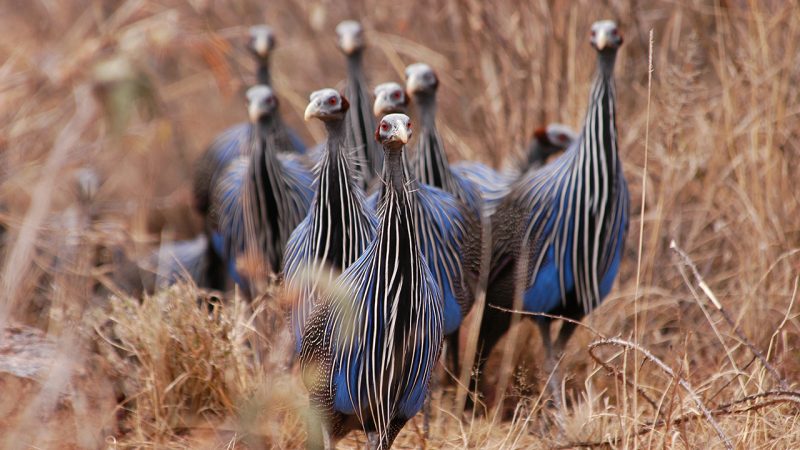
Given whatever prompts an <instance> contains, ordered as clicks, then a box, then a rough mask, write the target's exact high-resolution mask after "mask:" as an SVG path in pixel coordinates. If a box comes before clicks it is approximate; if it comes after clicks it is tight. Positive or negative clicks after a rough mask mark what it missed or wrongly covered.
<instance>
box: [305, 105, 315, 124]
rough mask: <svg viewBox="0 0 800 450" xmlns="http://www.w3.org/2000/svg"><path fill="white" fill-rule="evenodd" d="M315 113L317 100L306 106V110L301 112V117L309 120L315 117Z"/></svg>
mask: <svg viewBox="0 0 800 450" xmlns="http://www.w3.org/2000/svg"><path fill="white" fill-rule="evenodd" d="M316 113H317V102H311V103H309V104H308V106H306V112H305V113H304V114H303V119H305V120H309V119H311V118H313V117H315V114H316Z"/></svg>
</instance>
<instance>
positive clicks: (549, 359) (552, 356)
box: [536, 318, 561, 411]
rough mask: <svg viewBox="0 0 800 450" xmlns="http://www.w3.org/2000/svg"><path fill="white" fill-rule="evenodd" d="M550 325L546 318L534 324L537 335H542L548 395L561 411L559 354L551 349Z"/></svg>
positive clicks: (557, 350) (556, 349) (556, 350)
mask: <svg viewBox="0 0 800 450" xmlns="http://www.w3.org/2000/svg"><path fill="white" fill-rule="evenodd" d="M551 323H552V321H551V320H550V319H547V318H539V319H537V320H536V324H537V325H539V333H540V334H541V335H542V344H543V345H544V351H545V360H544V371H545V373H547V374H548V376H549V377H550V380H549V381H548V383H547V386H548V388H549V389H550V394H551V395H552V396H553V405H555V407H556V409H557V410H559V411H561V377H560V375H559V371H558V369H557V367H556V366H557V364H558V359H559V358H560V354H559V353H557V352H560V350H559V349H558V348H555V349H554V348H553V342H552V341H551V339H550V324H551ZM558 342H559V341H556V344H558Z"/></svg>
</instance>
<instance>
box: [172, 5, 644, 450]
mask: <svg viewBox="0 0 800 450" xmlns="http://www.w3.org/2000/svg"><path fill="white" fill-rule="evenodd" d="M336 34H337V39H338V40H337V43H338V47H339V49H340V50H341V51H342V53H343V54H344V55H345V58H346V60H347V81H346V88H345V90H344V92H338V91H336V90H334V89H320V90H317V91H315V92H313V93H312V94H311V95H310V98H309V103H308V107H307V108H306V110H305V119H306V120H312V119H316V120H319V121H321V122H322V123H323V124H324V126H325V130H326V137H327V138H326V140H325V142H323V143H321V144H319V145H317V146H315V147H309V148H308V151H306V147H305V146H304V145H303V143H302V141H301V140H300V139H298V137H297V134H296V133H295V132H293V131H292V130H291V129H289V128H288V127H287V126H286V125H285V124H284V123H283V121H282V120H281V116H280V101H279V98H280V93H278V92H276V91H275V90H274V88H273V87H272V86H271V78H270V66H269V59H270V54H271V52H272V50H273V47H274V44H275V39H274V35H273V32H272V30H271V29H270V28H269V27H266V26H257V27H253V28H251V30H250V40H249V42H248V45H247V48H248V50H249V52H250V53H251V55H252V56H253V58H254V60H255V62H256V72H257V77H256V79H257V84H256V85H255V86H252V87H251V88H250V89H248V90H247V95H246V97H247V113H248V117H249V121H248V122H246V123H242V124H238V125H235V126H233V127H231V128H229V129H227V130H226V131H224V132H223V133H222V134H220V135H219V136H218V137H217V138H216V140H215V141H214V142H213V143H212V145H211V146H210V147H209V148H208V149H207V150H206V152H205V154H204V155H203V156H202V157H201V159H200V161H199V163H198V165H197V169H196V174H195V178H194V192H195V205H196V208H197V210H198V211H199V212H200V213H201V214H202V215H203V216H204V217H205V232H206V237H207V240H208V243H209V245H207V246H196V248H197V249H198V250H197V251H196V252H195V254H194V255H192V254H189V253H190V252H184V253H182V254H181V255H182V256H181V257H180V258H179V259H180V261H179V262H180V263H181V264H184V265H187V266H188V265H192V266H197V264H196V263H195V262H194V261H192V258H203V259H204V260H205V261H206V263H205V264H203V265H202V267H204V268H206V272H207V273H206V274H204V277H202V279H203V280H204V281H203V284H204V285H206V286H207V287H209V288H213V289H218V290H224V289H226V288H228V287H231V285H232V283H235V284H236V285H237V286H238V288H239V291H240V292H241V293H242V294H243V295H244V296H245V297H246V298H248V299H253V298H255V297H257V296H259V295H260V294H262V293H263V291H262V287H261V286H259V283H260V282H262V281H263V280H265V279H267V278H268V277H267V276H266V275H268V274H270V273H272V274H280V275H282V276H283V277H282V283H283V285H284V286H285V288H286V291H287V292H288V293H289V295H290V298H291V299H292V305H293V306H292V312H291V321H290V323H291V332H292V336H293V337H294V340H295V347H294V355H295V358H296V359H297V360H298V362H299V368H300V372H301V374H302V377H303V382H304V383H305V385H306V387H307V388H308V392H309V401H310V406H311V411H312V414H310V418H309V423H308V446H309V448H330V447H332V446H333V445H335V443H336V441H337V440H338V439H340V438H342V437H343V436H344V435H345V434H347V433H348V432H349V431H351V430H362V431H363V432H364V433H366V436H367V441H368V445H369V446H370V448H381V449H387V448H390V447H391V445H392V443H393V441H394V439H395V437H396V436H397V434H398V433H399V432H400V430H401V429H402V428H403V426H404V425H405V423H406V422H407V421H408V420H410V419H411V418H412V417H414V416H415V415H416V414H417V413H418V412H419V411H420V410H421V409H422V407H423V404H424V403H425V400H426V398H427V397H428V395H429V392H430V382H431V379H432V377H433V374H434V372H435V367H436V365H437V363H438V361H439V357H440V354H441V353H442V350H443V344H444V343H446V344H447V345H446V349H447V354H448V356H449V357H448V358H447V359H448V361H447V365H448V366H449V369H450V370H452V371H453V372H454V373H457V372H456V370H457V369H458V365H459V362H460V357H459V349H458V342H459V338H458V336H459V328H460V326H461V324H462V321H463V320H464V318H465V316H466V315H467V314H468V313H469V312H470V309H471V307H472V305H473V303H474V301H475V299H476V298H477V297H478V294H479V292H478V291H479V290H482V289H483V288H482V287H481V286H480V284H481V283H479V280H481V279H485V280H488V281H487V284H486V286H485V291H486V301H487V303H488V306H487V307H486V308H484V313H483V317H482V320H481V322H480V323H481V325H480V334H479V346H478V348H479V350H478V352H479V353H478V355H477V359H476V361H477V364H478V365H479V367H480V366H482V364H483V363H484V362H485V361H486V357H487V356H488V354H489V352H490V351H491V350H492V348H493V347H494V345H495V344H496V343H497V342H498V340H499V339H500V338H501V337H502V336H503V334H504V333H505V332H506V331H507V330H508V328H509V325H510V323H511V317H512V315H511V313H509V312H507V311H508V310H510V309H514V308H521V309H522V310H524V311H526V312H530V313H548V314H550V315H558V316H563V317H566V318H569V319H573V320H580V319H581V318H583V317H584V316H585V315H587V314H589V313H590V312H591V311H592V310H593V309H594V308H595V307H597V305H598V304H599V303H600V302H601V301H602V300H603V298H604V297H605V296H606V295H607V294H608V292H609V290H610V289H611V286H612V284H613V282H614V279H615V278H616V275H617V272H618V269H619V265H620V260H621V255H622V251H623V246H624V243H625V237H626V234H627V228H628V214H629V213H628V209H629V198H628V190H627V185H626V182H625V178H624V174H623V171H622V163H621V160H620V155H619V150H618V146H617V130H616V123H615V95H616V91H615V88H614V75H613V72H614V63H615V58H616V54H617V51H618V49H619V47H620V46H621V44H622V36H621V34H620V33H619V31H618V29H617V26H616V24H615V23H614V22H612V21H600V22H596V23H595V24H594V25H592V28H591V32H590V35H591V36H590V42H591V45H592V46H593V47H594V49H595V50H596V53H597V69H596V75H595V79H594V82H593V85H592V89H591V92H590V96H589V104H588V108H587V112H586V116H585V119H584V123H583V128H582V129H581V131H580V133H579V134H576V133H574V132H573V131H572V130H570V129H569V128H568V127H566V126H564V125H559V124H551V125H548V126H546V127H543V128H539V129H537V131H536V132H535V134H534V139H533V142H532V143H531V145H530V147H529V148H528V149H527V151H526V154H525V156H524V157H523V158H522V160H521V161H518V162H517V164H515V166H516V167H515V169H505V170H502V171H497V170H495V169H492V168H490V167H488V166H486V165H484V164H481V163H477V162H472V161H460V162H456V163H451V162H450V159H449V157H448V153H447V152H446V151H445V148H444V142H443V140H442V138H441V136H440V134H439V132H438V131H437V118H436V106H437V102H436V100H437V99H436V97H437V90H438V87H439V78H438V77H437V75H436V73H435V71H434V70H433V69H432V68H431V67H430V66H428V65H426V64H423V63H415V64H411V65H409V66H408V67H407V68H406V71H405V77H406V80H405V87H403V86H401V85H400V84H397V83H394V82H389V83H383V84H378V85H377V87H375V88H374V91H373V93H374V95H371V94H370V89H369V85H368V83H367V80H366V77H365V74H364V70H363V64H362V63H363V56H364V49H365V37H364V30H363V28H362V27H361V25H360V24H359V23H358V22H355V21H344V22H342V23H340V24H339V25H338V26H337V27H336ZM373 99H374V100H373ZM410 105H413V107H414V112H415V114H414V115H412V117H413V118H414V123H415V125H414V126H412V121H411V119H409V116H408V115H407V114H408V112H409V106H410ZM412 136H413V137H414V138H415V140H412ZM561 152H563V153H561ZM559 154H560V155H559ZM486 225H490V227H487V230H491V232H484V231H485V230H483V228H484V226H486ZM487 238H488V242H485V241H486V240H487ZM487 246H488V247H487ZM484 248H488V249H490V250H491V251H490V252H489V254H490V258H488V260H485V259H484V258H482V255H483V253H484V251H483V249H484ZM482 274H483V275H482ZM279 279H280V278H279ZM535 320H536V323H537V324H538V325H539V327H540V330H541V335H542V341H543V344H544V348H545V351H546V368H547V369H548V370H554V368H555V362H556V361H557V359H558V358H559V356H560V353H561V352H562V351H563V348H564V345H565V344H566V343H567V341H568V339H569V338H570V336H571V334H572V332H573V331H574V330H575V324H574V323H573V322H569V321H565V322H564V323H563V324H562V326H561V328H560V330H559V333H558V337H557V338H556V340H555V342H551V337H550V325H551V322H552V319H550V318H537V319H535ZM479 373H480V372H479ZM551 379H552V380H553V383H551V386H550V387H551V389H553V391H554V392H553V394H554V397H555V401H556V403H558V397H559V387H560V384H559V383H560V382H559V380H560V379H559V378H557V377H551Z"/></svg>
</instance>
